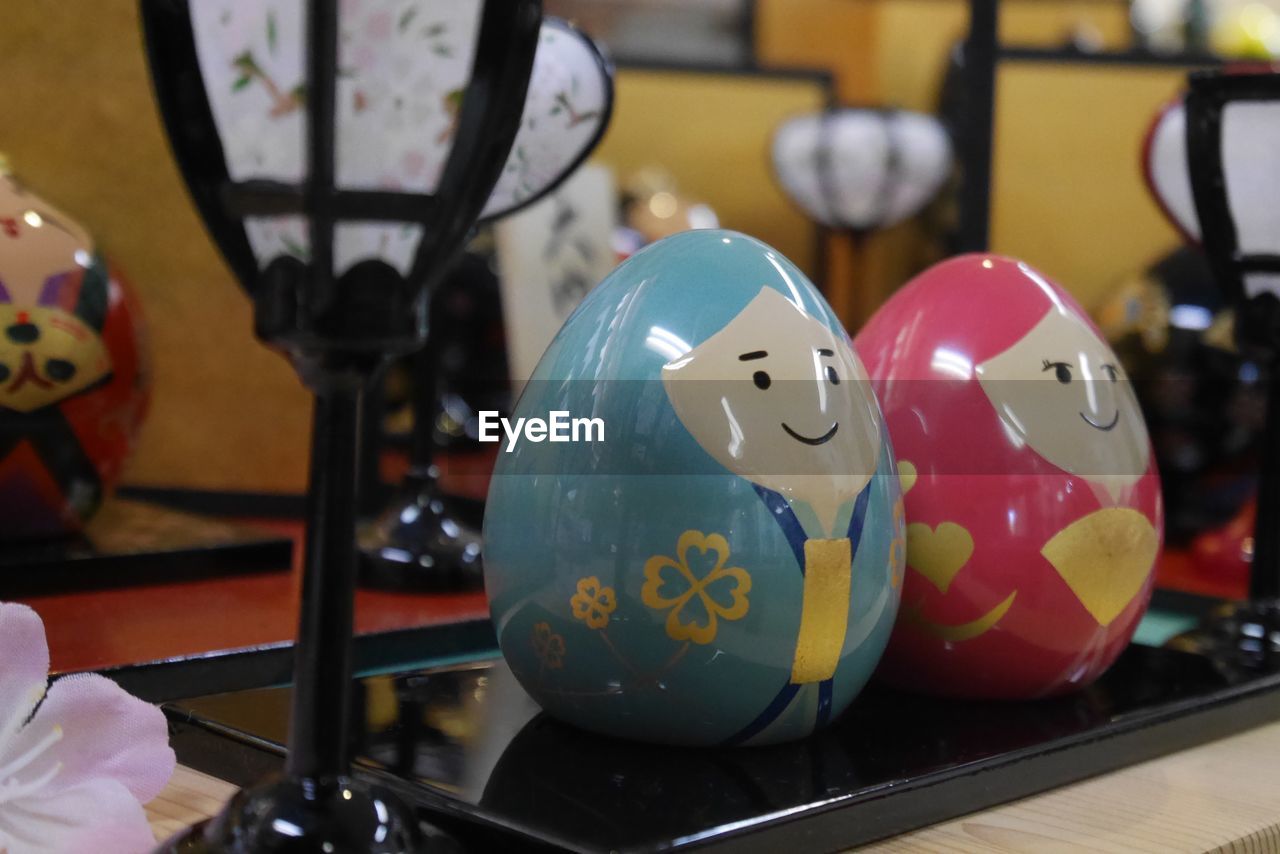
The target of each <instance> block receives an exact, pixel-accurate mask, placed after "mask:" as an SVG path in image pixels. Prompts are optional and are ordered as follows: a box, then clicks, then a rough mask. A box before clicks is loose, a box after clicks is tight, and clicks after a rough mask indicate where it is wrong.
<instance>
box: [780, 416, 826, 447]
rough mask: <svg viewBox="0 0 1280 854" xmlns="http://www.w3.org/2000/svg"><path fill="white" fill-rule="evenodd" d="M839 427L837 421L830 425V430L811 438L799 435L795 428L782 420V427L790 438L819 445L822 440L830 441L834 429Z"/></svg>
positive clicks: (807, 443)
mask: <svg viewBox="0 0 1280 854" xmlns="http://www.w3.org/2000/svg"><path fill="white" fill-rule="evenodd" d="M839 427H840V422H839V421H837V422H836V423H834V424H832V425H831V429H830V430H828V431H827V432H825V433H823V434H822V435H821V436H818V437H817V438H813V439H811V438H809V437H808V436H801V435H800V434H799V433H797V432H796V431H795V430H792V429H791V428H790V427H788V426H787V422H785V421H784V422H782V429H783V430H786V431H787V435H788V436H790V437H791V438H792V439H795V440H796V441H797V442H804V443H805V444H806V445H821V444H823V443H824V442H827V441H830V439H831V437H832V436H834V435H835V434H836V430H837V429H839Z"/></svg>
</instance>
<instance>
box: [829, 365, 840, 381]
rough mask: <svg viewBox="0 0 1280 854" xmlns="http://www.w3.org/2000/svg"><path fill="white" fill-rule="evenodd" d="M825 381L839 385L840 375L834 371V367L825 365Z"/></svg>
mask: <svg viewBox="0 0 1280 854" xmlns="http://www.w3.org/2000/svg"><path fill="white" fill-rule="evenodd" d="M827 382H829V383H831V384H832V385H840V375H839V374H837V373H836V369H835V368H833V367H831V366H830V365H827Z"/></svg>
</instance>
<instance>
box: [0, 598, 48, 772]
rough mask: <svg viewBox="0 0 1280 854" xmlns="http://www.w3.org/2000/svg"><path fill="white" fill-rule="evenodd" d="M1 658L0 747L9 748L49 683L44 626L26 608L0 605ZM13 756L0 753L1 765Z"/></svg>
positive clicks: (3, 751)
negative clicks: (8, 745) (10, 737)
mask: <svg viewBox="0 0 1280 854" xmlns="http://www.w3.org/2000/svg"><path fill="white" fill-rule="evenodd" d="M0 656H2V658H0V660H2V661H3V662H4V663H3V666H0V745H5V743H6V742H7V741H8V738H9V736H10V735H12V734H13V733H14V732H16V731H17V729H18V727H20V726H21V725H22V724H23V723H25V722H26V720H27V718H28V717H30V716H31V710H32V709H34V708H35V707H36V703H38V702H40V698H41V697H42V696H43V695H44V686H45V685H46V684H47V683H48V681H49V644H48V643H47V642H46V641H45V638H44V623H43V622H41V621H40V617H39V615H38V614H36V612H35V611H33V610H31V609H30V608H28V607H27V606H26V605H18V604H16V603H11V602H0ZM10 752H11V751H9V750H4V749H0V765H4V764H5V761H4V757H5V755H7V754H9V753H10Z"/></svg>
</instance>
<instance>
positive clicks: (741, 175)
mask: <svg viewBox="0 0 1280 854" xmlns="http://www.w3.org/2000/svg"><path fill="white" fill-rule="evenodd" d="M824 98H825V91H824V88H823V87H822V86H821V85H819V84H818V83H816V82H814V81H811V80H805V79H799V80H796V79H781V78H777V77H766V76H751V77H742V76H729V75H724V74H703V73H675V72H659V71H637V70H630V69H626V70H621V71H619V73H618V80H617V102H616V105H615V109H614V115H613V121H612V123H611V124H610V127H609V132H608V134H607V135H606V137H605V139H604V141H603V142H602V144H601V146H600V149H599V153H598V155H597V159H599V160H600V161H601V162H603V163H605V164H607V165H609V166H611V167H612V168H613V169H614V170H615V171H616V172H617V174H618V176H619V178H620V179H621V180H622V181H625V180H626V178H627V176H628V175H630V174H631V173H633V172H634V171H636V170H637V169H641V168H644V167H646V166H654V165H656V166H661V167H662V168H664V169H666V170H667V171H668V172H670V173H671V174H672V176H673V177H674V178H675V179H676V182H677V186H678V188H679V189H680V191H681V192H683V193H686V194H688V195H689V196H691V197H692V198H695V199H699V200H701V201H705V202H707V203H708V204H710V205H711V206H712V207H713V208H714V209H715V211H716V213H717V214H718V215H719V217H720V222H721V224H722V225H723V226H725V227H726V228H733V229H737V230H739V231H743V232H746V233H747V234H751V235H754V236H756V237H758V238H760V239H761V240H763V241H765V242H766V243H769V244H770V245H772V246H774V247H776V248H777V249H778V250H779V251H781V252H782V253H783V254H784V255H786V256H787V257H788V258H790V259H791V260H792V261H794V262H795V263H796V265H797V266H798V267H800V269H802V270H804V271H805V272H806V273H807V274H809V275H810V276H815V275H817V274H818V272H819V270H818V266H819V264H820V263H821V259H820V258H818V257H817V252H816V249H817V239H816V231H815V229H814V226H813V223H812V222H810V221H809V220H808V219H807V218H806V217H805V216H804V214H802V213H800V211H799V210H798V209H796V208H794V207H793V206H792V205H791V204H790V203H789V202H788V201H787V199H786V197H785V196H784V195H783V194H782V192H781V190H779V189H778V186H777V183H776V182H775V181H774V179H773V174H772V170H771V168H770V165H769V163H770V161H769V145H770V141H771V140H772V137H773V131H774V129H775V128H776V127H777V126H778V125H779V124H780V123H781V122H782V121H783V120H784V119H786V118H787V117H788V116H791V115H793V114H796V113H805V112H811V111H813V110H816V109H819V108H820V107H821V106H822V105H823V102H824Z"/></svg>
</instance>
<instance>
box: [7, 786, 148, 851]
mask: <svg viewBox="0 0 1280 854" xmlns="http://www.w3.org/2000/svg"><path fill="white" fill-rule="evenodd" d="M155 844H156V840H155V836H154V835H152V833H151V827H150V825H149V824H148V823H147V815H146V813H145V812H144V811H143V809H142V805H141V804H139V803H138V801H137V799H135V798H134V796H133V795H132V794H130V792H129V790H128V789H126V788H125V787H124V786H123V785H121V784H120V783H118V782H116V781H115V780H105V779H103V780H87V781H85V782H82V783H80V784H79V785H76V786H72V787H70V788H64V789H61V790H58V791H51V790H44V791H42V792H40V793H36V794H32V795H29V796H27V797H23V798H18V799H16V800H13V801H9V802H7V803H5V804H4V805H3V806H2V807H0V851H3V850H7V851H10V852H13V854H17V852H20V851H21V852H29V854H67V852H72V851H92V852H94V854H145V852H147V851H150V850H151V849H152V848H154V847H155Z"/></svg>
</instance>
